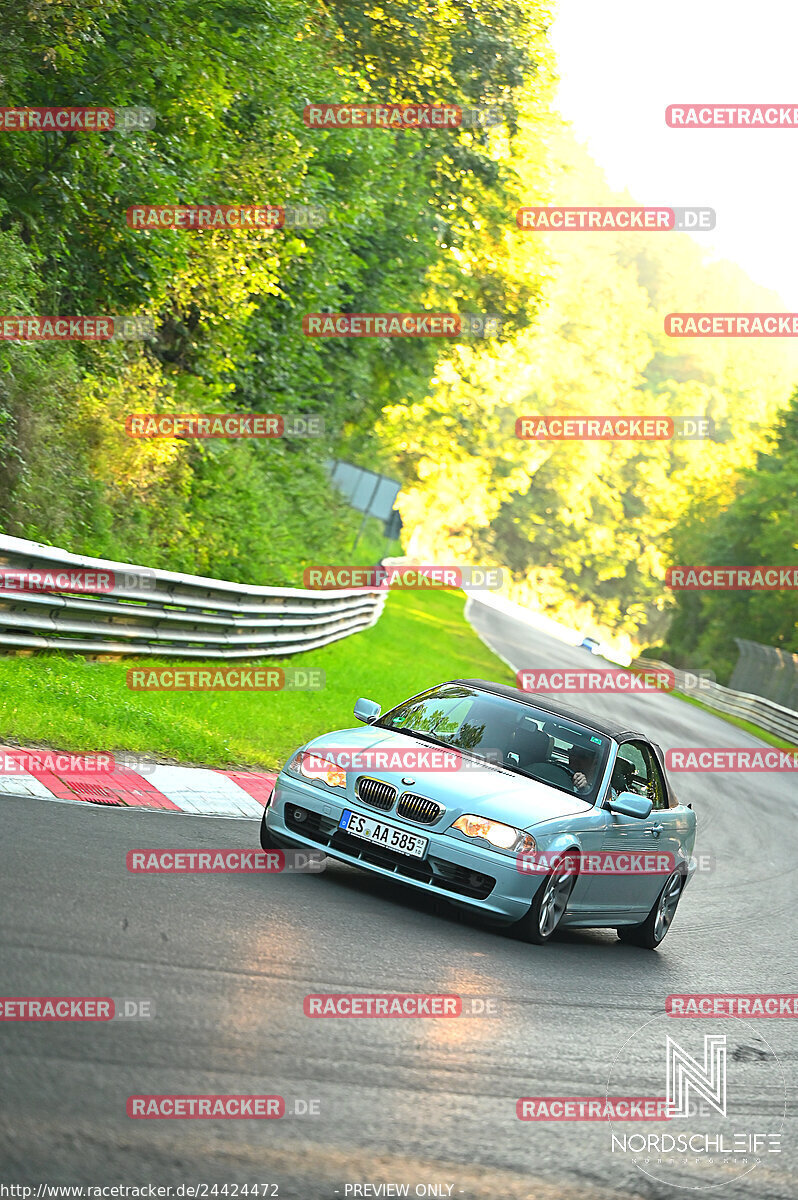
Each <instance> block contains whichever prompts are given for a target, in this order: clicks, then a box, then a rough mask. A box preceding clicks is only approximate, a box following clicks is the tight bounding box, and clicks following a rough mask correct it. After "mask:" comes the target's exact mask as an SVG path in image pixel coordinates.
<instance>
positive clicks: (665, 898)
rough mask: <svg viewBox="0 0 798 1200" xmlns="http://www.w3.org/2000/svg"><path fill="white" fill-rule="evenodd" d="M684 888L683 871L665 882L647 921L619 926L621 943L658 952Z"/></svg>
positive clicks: (672, 875) (676, 872)
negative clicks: (657, 949)
mask: <svg viewBox="0 0 798 1200" xmlns="http://www.w3.org/2000/svg"><path fill="white" fill-rule="evenodd" d="M683 888H684V878H683V876H682V873H681V871H674V872H673V873H672V874H671V875H669V876H668V878H667V879H666V880H665V883H664V885H663V888H662V891H661V892H660V894H659V895H658V896H657V898H656V900H655V901H654V903H653V905H652V906H651V912H650V913H649V914H648V916H647V917H646V919H645V921H641V922H640V924H639V925H620V926H618V928H617V929H616V932H617V934H618V937H619V938H620V939H621V941H622V942H626V943H627V944H629V945H632V946H642V947H643V949H644V950H656V948H657V946H658V945H659V944H660V942H661V941H662V939H663V938H664V937H665V934H666V933H667V932H668V930H669V929H670V927H671V923H672V921H673V918H674V917H675V915H676V909H677V908H678V906H679V900H680V899H681V895H682V889H683Z"/></svg>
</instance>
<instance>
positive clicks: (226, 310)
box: [0, 0, 550, 583]
mask: <svg viewBox="0 0 798 1200" xmlns="http://www.w3.org/2000/svg"><path fill="white" fill-rule="evenodd" d="M547 21H548V15H547V9H546V7H545V5H543V4H541V3H539V0H523V2H520V0H519V2H517V3H512V2H509V0H470V2H468V3H465V2H463V0H428V2H425V3H422V4H421V5H418V4H416V5H410V4H406V3H400V2H392V3H390V4H389V6H388V8H387V9H386V8H385V7H384V6H379V7H378V6H369V7H367V8H366V9H365V10H362V11H361V10H359V9H357V6H353V5H351V4H349V3H346V2H341V3H333V4H332V5H329V6H321V5H319V6H314V8H313V10H312V12H311V11H309V10H308V7H307V5H305V4H302V3H300V2H299V0H252V2H250V3H248V4H246V5H242V4H240V3H238V0H174V2H173V3H170V4H169V5H167V6H161V7H160V8H156V9H152V8H149V9H146V10H144V9H142V7H141V6H140V5H138V4H134V3H132V2H130V0H50V2H48V3H44V4H43V3H42V2H41V0H21V3H15V4H14V5H13V6H12V5H10V3H8V0H0V30H2V33H0V57H1V60H2V72H3V76H2V86H3V104H5V105H9V106H36V105H98V106H114V107H117V106H142V105H143V106H148V107H151V108H152V109H154V110H155V112H156V114H157V123H156V127H155V129H154V130H148V131H140V130H137V131H132V132H110V133H104V134H89V133H80V132H70V133H60V132H59V133H46V134H42V133H34V132H27V131H18V132H6V133H4V134H3V138H2V140H1V141H0V192H1V194H2V195H3V196H4V197H5V198H6V203H7V208H5V209H4V210H3V212H2V213H0V235H2V236H3V238H4V239H5V243H4V244H5V245H7V246H8V248H9V253H8V256H7V258H6V261H5V263H4V267H5V269H6V271H7V272H8V273H9V276H8V278H9V282H8V292H7V295H8V301H7V304H6V308H5V311H7V312H9V313H15V312H19V311H32V312H53V313H61V314H67V315H69V314H73V313H86V314H90V313H113V314H116V313H120V314H121V313H131V314H132V313H140V314H146V315H149V316H150V317H152V318H153V319H154V321H155V323H156V327H157V336H156V338H155V339H154V341H151V342H148V343H146V344H143V345H133V344H127V345H121V346H120V345H114V346H90V345H75V346H73V347H71V348H69V349H68V350H64V349H63V348H58V347H53V346H51V345H48V346H44V347H39V348H31V347H25V348H22V349H14V350H13V351H12V350H7V351H4V353H8V354H9V355H11V357H12V358H13V360H14V363H15V364H16V365H15V374H14V379H13V381H9V384H8V387H7V388H6V391H5V392H4V393H3V401H2V403H3V405H4V410H3V411H4V413H5V416H4V417H3V418H2V420H3V425H2V430H3V431H4V435H5V437H6V445H7V451H6V454H7V462H6V464H5V465H6V467H7V469H6V471H5V473H4V480H3V483H2V486H0V522H2V525H3V527H4V528H6V529H7V530H8V531H9V532H12V533H16V534H18V535H22V536H35V537H37V538H39V539H41V540H43V541H51V542H60V543H61V544H64V545H66V546H68V547H69V548H70V549H73V550H81V551H84V552H89V553H95V554H109V555H116V556H119V557H122V558H128V559H134V558H143V560H144V561H146V562H149V563H152V564H154V565H161V566H171V567H175V568H181V569H188V570H203V571H208V572H210V573H218V574H228V575H230V577H231V578H237V579H245V578H246V579H250V580H253V581H257V582H275V583H284V582H294V581H295V580H296V577H297V575H298V573H299V572H300V570H301V567H302V565H303V564H304V563H305V562H307V561H312V560H313V559H314V558H315V559H318V558H319V557H322V558H324V559H326V560H331V559H332V560H335V559H336V558H338V559H340V558H341V556H344V555H345V554H346V552H347V547H348V546H349V545H350V544H351V541H352V540H353V537H354V533H355V530H356V527H357V523H358V518H357V517H356V516H355V515H354V514H352V513H349V512H347V511H346V509H345V508H344V506H343V505H342V504H341V502H340V500H339V498H338V496H337V493H335V491H334V490H333V489H332V488H331V487H330V485H329V483H328V482H327V479H326V476H325V473H324V469H323V463H324V461H325V460H326V459H328V458H330V457H335V456H337V455H340V456H343V457H350V458H351V457H353V456H355V457H357V456H358V455H359V456H360V457H361V459H362V460H363V461H364V463H366V464H367V465H373V464H374V463H375V462H377V461H378V460H379V459H380V454H381V451H380V449H379V447H377V446H375V444H374V441H373V437H372V431H373V427H374V424H375V422H376V419H377V417H378V414H379V413H380V411H381V409H382V408H383V407H384V405H385V404H386V403H408V402H413V401H415V400H420V399H422V398H423V396H424V395H425V393H426V391H427V389H428V386H429V380H430V377H431V375H432V373H433V371H434V370H435V368H436V365H437V363H438V362H439V361H441V360H443V359H445V358H446V357H447V356H449V355H451V354H452V348H451V347H450V346H449V345H448V344H441V343H435V342H429V341H426V342H425V341H423V340H412V339H362V340H361V339H355V340H341V339H333V340H331V341H327V340H320V339H312V338H308V337H306V336H304V334H303V332H302V325H301V318H302V315H303V314H304V313H306V312H308V311H318V310H322V309H328V310H333V311H335V310H343V311H349V312H356V311H366V312H369V311H372V312H373V311H377V312H379V311H390V310H399V311H415V310H420V309H424V308H439V309H440V308H442V309H445V310H447V311H480V310H494V311H501V312H506V313H507V315H508V317H510V318H511V319H512V320H513V321H514V322H515V324H516V325H518V326H521V325H523V324H524V322H525V321H526V320H527V319H528V316H529V312H530V310H531V306H532V304H533V301H534V296H535V294H536V290H537V282H536V280H535V278H534V277H532V278H528V277H527V276H524V275H522V274H521V273H520V272H518V271H517V270H516V271H514V272H513V271H509V270H507V269H506V264H505V261H504V258H503V255H502V252H501V251H502V245H503V234H502V233H501V230H502V228H503V224H504V220H505V217H506V212H507V211H508V209H509V208H510V201H511V198H512V189H513V186H514V184H513V172H512V166H511V163H510V162H509V158H508V155H507V151H506V141H507V137H508V131H510V130H512V129H513V128H514V125H515V119H516V104H517V103H520V102H521V97H522V92H524V89H525V88H526V87H527V86H528V87H530V88H531V89H532V92H533V93H534V95H535V97H536V99H535V101H534V105H535V106H537V109H538V110H540V111H542V110H543V107H544V104H545V97H546V88H547V86H549V84H548V83H547V82H546V81H547V80H548V79H549V76H550V69H549V67H548V65H547V53H548V51H547V48H546V38H545V27H546V23H547ZM328 99H329V100H335V101H336V102H345V101H348V100H352V101H371V102H374V101H386V100H396V101H398V102H412V101H421V102H426V101H430V102H441V101H443V102H446V103H455V104H458V103H459V104H461V105H463V106H465V107H470V106H477V105H486V104H495V105H497V106H498V107H499V108H500V110H501V112H502V113H503V115H504V121H505V123H504V126H503V127H502V129H501V130H500V131H499V132H498V133H496V134H492V133H488V132H486V131H485V130H483V129H480V128H476V129H462V130H458V131H451V130H447V131H440V130H409V131H393V130H391V131H388V130H373V131H357V130H329V131H325V130H314V129H307V128H305V126H304V124H303V121H302V110H303V108H304V106H305V104H307V103H308V102H313V101H320V100H328ZM524 103H525V104H527V105H528V104H529V99H528V97H526V98H525V99H524ZM204 202H216V203H231V204H235V203H254V204H262V203H271V204H275V203H278V204H286V203H292V202H293V203H305V204H316V205H321V206H323V207H325V208H327V209H328V210H329V219H328V221H327V222H326V224H325V225H324V226H323V227H322V228H319V229H314V230H309V231H303V230H300V229H291V230H285V231H279V232H272V231H268V230H267V231H258V232H245V233H236V232H230V231H201V232H200V231H192V232H182V231H174V232H173V231H169V230H147V231H141V230H135V229H131V228H129V227H128V225H127V223H126V220H125V212H126V210H127V209H128V208H129V207H131V206H135V205H141V204H159V203H164V204H174V203H185V204H191V203H204ZM495 230H498V231H499V232H498V233H496V232H492V231H495ZM15 272H16V275H15ZM20 272H22V273H23V274H24V276H25V279H24V280H23V281H22V282H23V283H24V286H21V285H20V286H17V283H16V282H15V280H16V276H17V275H19V273H20ZM20 278H21V276H20ZM26 306H27V308H26ZM23 364H27V366H26V368H25V371H27V373H25V371H23ZM70 371H71V374H70ZM231 408H235V409H240V410H244V411H260V412H264V411H265V412H274V411H278V412H288V413H294V412H314V413H317V414H320V415H321V416H322V417H323V418H324V421H325V426H326V429H327V436H326V437H325V439H323V441H320V442H319V443H317V444H313V445H310V444H309V443H308V442H297V443H294V444H290V443H285V444H281V445H274V444H269V445H266V446H254V445H244V444H242V443H222V444H214V445H191V444H187V443H185V442H174V441H170V442H166V443H158V444H152V443H151V444H143V445H142V444H139V445H131V444H130V439H127V438H126V437H125V435H124V433H123V426H124V418H125V416H126V415H127V414H128V413H130V412H136V411H138V412H141V411H156V412H162V411H163V412H186V411H193V412H197V411H199V412H215V411H229V410H230V409H231Z"/></svg>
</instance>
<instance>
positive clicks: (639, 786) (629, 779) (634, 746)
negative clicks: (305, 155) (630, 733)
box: [612, 742, 649, 796]
mask: <svg viewBox="0 0 798 1200" xmlns="http://www.w3.org/2000/svg"><path fill="white" fill-rule="evenodd" d="M612 786H613V787H614V788H615V790H616V791H619V792H634V794H635V795H636V796H647V795H648V794H649V792H648V767H647V765H646V760H645V759H644V757H643V752H642V748H641V745H640V743H639V742H624V744H623V745H622V746H621V747H620V749H619V750H618V758H617V759H616V762H615V769H614V770H613V772H612Z"/></svg>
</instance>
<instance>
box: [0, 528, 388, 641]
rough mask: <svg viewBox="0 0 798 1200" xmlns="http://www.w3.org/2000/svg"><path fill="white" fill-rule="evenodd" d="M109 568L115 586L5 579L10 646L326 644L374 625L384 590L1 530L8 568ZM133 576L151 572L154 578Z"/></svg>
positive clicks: (2, 635) (0, 615)
mask: <svg viewBox="0 0 798 1200" xmlns="http://www.w3.org/2000/svg"><path fill="white" fill-rule="evenodd" d="M2 567H6V568H11V569H13V570H30V571H36V570H38V571H54V570H71V571H105V572H112V573H114V576H116V575H120V576H121V577H122V580H123V583H122V586H115V587H114V589H113V591H108V592H98V591H91V592H90V591H84V592H77V591H74V592H73V591H40V590H36V589H34V588H27V589H26V588H25V587H16V588H14V590H8V589H6V588H4V587H0V652H2V650H3V649H4V648H7V649H9V650H12V649H34V650H65V651H67V652H75V653H83V654H86V653H90V654H97V653H103V654H139V655H158V656H164V657H174V658H204V659H209V658H221V659H240V658H266V657H269V656H274V655H280V656H283V655H288V654H299V653H301V652H303V651H305V650H315V649H317V648H318V647H319V646H327V645H329V644H330V642H335V641H337V640H338V639H339V638H344V637H349V635H350V634H352V633H358V632H359V631H360V630H363V629H368V628H369V627H370V626H371V625H374V624H375V623H376V622H377V621H378V620H379V617H380V615H381V613H382V610H383V607H384V605H385V592H384V591H378V590H372V591H356V590H353V589H342V590H336V591H308V590H303V589H299V588H279V587H250V586H248V585H245V584H240V583H230V582H228V581H227V580H223V579H206V578H204V577H203V576H201V575H181V574H178V573H176V572H173V571H159V570H150V569H149V568H147V567H141V566H134V565H132V564H130V563H117V562H109V561H107V560H105V559H101V558H89V557H86V556H85V555H80V554H70V553H69V552H68V551H66V550H61V549H59V548H58V547H56V546H44V545H42V544H41V543H39V542H30V541H26V540H25V539H23V538H15V537H8V536H6V535H4V534H0V568H2ZM126 575H127V576H129V577H131V578H129V579H128V581H127V582H128V583H131V584H135V577H139V578H140V577H142V576H145V577H146V580H147V583H148V585H149V586H147V587H146V588H142V587H141V586H138V587H137V586H125V585H124V577H125V576H126Z"/></svg>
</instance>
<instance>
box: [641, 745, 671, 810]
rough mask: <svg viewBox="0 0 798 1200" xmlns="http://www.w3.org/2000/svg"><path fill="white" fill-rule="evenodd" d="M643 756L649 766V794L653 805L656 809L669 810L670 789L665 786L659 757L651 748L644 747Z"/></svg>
mask: <svg viewBox="0 0 798 1200" xmlns="http://www.w3.org/2000/svg"><path fill="white" fill-rule="evenodd" d="M643 755H644V757H645V759H646V764H647V766H648V781H649V782H648V789H649V790H648V794H649V796H650V797H651V803H652V804H653V805H654V808H667V807H668V789H667V787H666V786H665V780H664V779H663V777H662V771H661V769H660V765H659V763H658V762H657V756H656V754H655V753H654V751H653V750H652V749H651V747H650V746H643Z"/></svg>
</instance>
